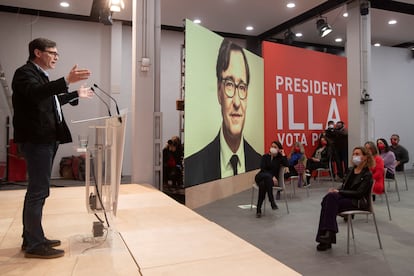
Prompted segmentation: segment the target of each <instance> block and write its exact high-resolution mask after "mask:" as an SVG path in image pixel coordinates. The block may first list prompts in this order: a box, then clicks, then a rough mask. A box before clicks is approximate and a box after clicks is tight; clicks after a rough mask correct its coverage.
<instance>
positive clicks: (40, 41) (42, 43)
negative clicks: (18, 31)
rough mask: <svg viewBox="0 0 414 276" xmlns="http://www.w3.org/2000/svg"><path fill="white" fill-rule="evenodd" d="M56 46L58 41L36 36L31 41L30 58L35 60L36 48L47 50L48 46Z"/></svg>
mask: <svg viewBox="0 0 414 276" xmlns="http://www.w3.org/2000/svg"><path fill="white" fill-rule="evenodd" d="M53 47H56V42H54V41H52V40H49V39H47V38H41V37H40V38H36V39H34V40H32V41H30V43H29V60H34V59H35V57H36V55H35V53H34V51H35V49H38V50H40V51H44V50H46V48H53Z"/></svg>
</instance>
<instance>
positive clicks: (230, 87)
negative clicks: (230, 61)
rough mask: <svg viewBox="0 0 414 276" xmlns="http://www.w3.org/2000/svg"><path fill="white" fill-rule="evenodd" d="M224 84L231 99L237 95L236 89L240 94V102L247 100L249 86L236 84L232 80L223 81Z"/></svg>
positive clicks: (242, 83) (225, 90)
mask: <svg viewBox="0 0 414 276" xmlns="http://www.w3.org/2000/svg"><path fill="white" fill-rule="evenodd" d="M221 81H222V83H223V84H224V92H225V93H226V96H227V97H229V98H233V97H234V94H235V93H236V89H237V91H238V92H239V98H240V100H244V99H246V98H247V84H245V83H244V82H240V83H239V84H236V83H235V82H234V81H233V80H232V79H229V78H226V79H223V80H221Z"/></svg>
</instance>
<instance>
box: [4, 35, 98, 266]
mask: <svg viewBox="0 0 414 276" xmlns="http://www.w3.org/2000/svg"><path fill="white" fill-rule="evenodd" d="M58 60H59V53H58V51H57V48H56V43H55V42H54V41H51V40H49V39H45V38H37V39H34V40H33V41H31V42H30V43H29V60H28V61H27V63H26V64H25V65H23V66H22V67H20V68H18V69H17V70H16V72H15V73H14V77H13V81H12V89H13V96H12V101H13V109H14V115H13V127H14V142H15V143H17V144H18V145H19V148H20V150H21V151H22V152H23V154H24V157H25V160H26V163H27V170H28V175H29V183H28V186H27V191H26V196H25V199H24V207H23V234H22V238H23V244H22V250H25V257H26V258H42V259H50V258H57V257H61V256H63V255H64V251H63V250H60V249H55V248H54V247H55V246H59V245H60V244H61V242H60V241H59V240H49V239H47V238H46V237H45V234H44V232H43V227H42V212H43V205H44V203H45V200H46V198H47V197H48V196H49V187H50V177H51V171H52V166H53V160H54V157H55V155H56V151H57V149H58V146H59V144H64V143H70V142H72V137H71V134H70V131H69V128H68V126H67V125H66V122H65V118H64V117H63V113H62V109H61V106H62V105H64V104H66V103H70V104H71V105H77V104H78V99H79V98H86V97H87V98H89V97H91V96H92V95H93V92H92V91H91V90H90V89H89V88H84V87H82V86H81V88H79V89H78V90H77V91H73V92H69V91H68V86H69V84H71V83H75V82H78V81H81V80H86V79H88V78H89V76H90V74H91V73H90V71H89V70H87V69H78V68H77V65H75V66H74V67H73V68H72V69H71V70H70V72H69V73H68V75H67V76H66V77H62V78H60V79H58V80H55V81H49V75H48V73H47V70H50V69H54V68H55V65H56V63H57V61H58Z"/></svg>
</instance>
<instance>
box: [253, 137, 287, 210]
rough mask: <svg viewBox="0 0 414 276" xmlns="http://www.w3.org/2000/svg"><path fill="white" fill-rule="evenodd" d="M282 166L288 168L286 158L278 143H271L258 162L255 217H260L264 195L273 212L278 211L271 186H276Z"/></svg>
mask: <svg viewBox="0 0 414 276" xmlns="http://www.w3.org/2000/svg"><path fill="white" fill-rule="evenodd" d="M282 166H285V167H287V166H289V163H288V160H287V157H286V155H285V152H284V150H283V147H282V144H281V143H280V142H279V141H273V142H272V145H271V147H270V149H269V153H266V154H264V155H263V156H262V159H261V161H260V171H259V173H258V174H257V175H256V177H255V181H256V183H257V185H258V186H259V197H258V199H257V211H256V217H257V218H260V217H261V216H262V204H263V201H264V200H265V197H266V193H267V195H268V197H269V201H270V204H271V206H272V209H273V210H276V209H278V207H277V205H276V202H275V200H274V198H273V186H277V185H278V179H279V171H280V168H281V167H282Z"/></svg>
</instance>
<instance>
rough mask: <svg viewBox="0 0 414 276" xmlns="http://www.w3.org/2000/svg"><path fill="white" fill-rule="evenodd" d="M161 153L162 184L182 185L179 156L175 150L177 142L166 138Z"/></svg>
mask: <svg viewBox="0 0 414 276" xmlns="http://www.w3.org/2000/svg"><path fill="white" fill-rule="evenodd" d="M162 155H163V184H164V185H173V186H180V185H182V171H181V157H180V154H179V153H178V152H177V143H176V142H174V141H172V140H168V142H167V145H166V146H165V147H164V149H163V150H162ZM169 181H171V183H169Z"/></svg>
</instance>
